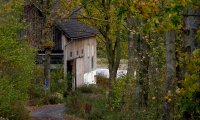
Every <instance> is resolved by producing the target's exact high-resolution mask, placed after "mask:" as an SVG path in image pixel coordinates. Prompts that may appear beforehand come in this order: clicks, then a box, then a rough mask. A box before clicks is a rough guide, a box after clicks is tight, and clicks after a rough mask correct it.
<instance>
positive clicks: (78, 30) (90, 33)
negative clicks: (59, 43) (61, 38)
mask: <svg viewBox="0 0 200 120" xmlns="http://www.w3.org/2000/svg"><path fill="white" fill-rule="evenodd" d="M32 4H33V5H34V6H35V7H36V8H37V9H39V10H40V11H41V7H40V6H39V5H37V4H35V3H32ZM52 9H53V10H54V11H56V9H57V8H56V1H54V4H53V6H52ZM41 12H42V11H41ZM77 14H78V12H74V13H73V14H72V15H71V18H69V19H67V20H61V19H59V18H57V17H56V18H55V19H56V20H55V23H56V26H57V27H58V28H59V29H60V30H61V31H63V33H64V35H65V36H66V37H67V38H68V39H71V40H77V39H82V38H88V37H94V36H96V34H97V31H96V29H95V28H94V27H91V26H88V25H86V24H84V23H81V22H78V21H77V19H76V16H77Z"/></svg>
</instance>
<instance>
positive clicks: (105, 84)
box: [96, 75, 109, 89]
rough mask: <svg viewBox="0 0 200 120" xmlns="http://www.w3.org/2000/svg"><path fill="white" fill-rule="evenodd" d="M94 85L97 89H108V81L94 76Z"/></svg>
mask: <svg viewBox="0 0 200 120" xmlns="http://www.w3.org/2000/svg"><path fill="white" fill-rule="evenodd" d="M96 81H97V82H96V84H97V86H98V87H103V88H105V89H108V88H109V79H108V78H106V77H103V76H99V75H97V76H96Z"/></svg>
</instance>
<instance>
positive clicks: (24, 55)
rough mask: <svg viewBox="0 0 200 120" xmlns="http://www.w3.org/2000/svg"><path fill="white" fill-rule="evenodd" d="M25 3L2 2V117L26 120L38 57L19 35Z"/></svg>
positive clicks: (0, 11) (0, 46)
mask: <svg viewBox="0 0 200 120" xmlns="http://www.w3.org/2000/svg"><path fill="white" fill-rule="evenodd" d="M23 4H24V1H23V0H11V1H0V44H1V45H0V53H1V54H0V96H1V97H0V116H2V117H5V118H8V119H16V120H26V119H28V112H27V114H26V109H25V103H26V101H27V99H28V94H27V91H28V88H29V85H30V81H31V80H32V79H33V73H32V70H33V68H34V63H35V61H34V58H35V54H34V51H33V49H31V48H29V47H28V45H27V43H26V42H24V41H22V40H20V39H19V36H18V33H19V31H20V30H21V29H24V27H23V26H24V23H21V22H20V15H21V13H22V5H23Z"/></svg>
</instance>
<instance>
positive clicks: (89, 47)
mask: <svg viewBox="0 0 200 120" xmlns="http://www.w3.org/2000/svg"><path fill="white" fill-rule="evenodd" d="M23 17H24V18H25V19H26V20H27V21H28V23H30V26H29V28H28V30H26V31H25V34H26V35H27V36H31V40H32V41H31V44H32V46H34V47H39V45H40V43H41V39H42V38H43V34H42V33H43V28H44V23H45V15H44V14H43V12H42V10H41V9H40V7H39V6H38V5H36V4H34V3H31V4H27V5H26V6H25V9H24V15H23ZM72 17H73V16H72ZM51 33H52V34H51V37H52V39H53V42H54V46H53V49H52V52H51V68H52V69H55V68H56V66H57V65H58V64H62V65H63V69H64V74H67V73H68V74H70V75H71V76H73V77H72V88H76V87H77V86H80V85H82V84H84V83H86V81H85V80H84V75H85V74H87V73H90V72H91V71H93V70H95V68H96V45H97V43H96V38H95V36H96V31H95V29H94V28H92V27H90V26H87V25H85V24H83V23H80V22H78V21H77V20H76V19H67V20H59V19H55V20H54V25H53V27H52V32H51ZM21 34H24V32H23V33H21ZM44 57H45V53H44V51H38V55H37V62H38V64H42V61H43V59H44Z"/></svg>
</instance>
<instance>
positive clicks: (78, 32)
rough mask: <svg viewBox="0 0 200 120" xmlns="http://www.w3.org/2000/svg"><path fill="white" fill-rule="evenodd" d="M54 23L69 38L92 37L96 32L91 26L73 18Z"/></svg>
mask: <svg viewBox="0 0 200 120" xmlns="http://www.w3.org/2000/svg"><path fill="white" fill-rule="evenodd" d="M56 24H57V26H58V27H59V28H60V29H61V30H62V31H63V32H64V34H65V35H66V37H67V38H69V39H71V40H76V39H81V38H88V37H94V36H95V35H96V33H97V32H96V30H95V29H94V28H93V27H90V26H88V25H85V24H83V23H80V22H78V21H77V20H75V19H69V20H67V21H66V22H60V23H59V22H57V23H56Z"/></svg>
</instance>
